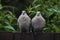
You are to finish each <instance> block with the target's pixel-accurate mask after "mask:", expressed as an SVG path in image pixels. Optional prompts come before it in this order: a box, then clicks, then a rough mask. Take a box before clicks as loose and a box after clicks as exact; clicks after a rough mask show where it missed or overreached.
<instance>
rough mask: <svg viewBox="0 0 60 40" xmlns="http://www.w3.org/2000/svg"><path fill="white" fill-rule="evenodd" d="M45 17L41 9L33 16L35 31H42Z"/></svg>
mask: <svg viewBox="0 0 60 40" xmlns="http://www.w3.org/2000/svg"><path fill="white" fill-rule="evenodd" d="M45 23H46V22H45V19H44V18H43V16H42V15H41V13H40V11H37V12H36V15H35V16H34V17H33V18H32V26H33V32H42V28H43V27H44V26H45Z"/></svg>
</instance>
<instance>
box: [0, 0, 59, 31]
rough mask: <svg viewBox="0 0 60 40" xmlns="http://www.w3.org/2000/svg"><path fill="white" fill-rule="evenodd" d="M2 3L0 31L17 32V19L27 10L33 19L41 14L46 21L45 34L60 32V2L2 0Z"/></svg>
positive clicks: (48, 0)
mask: <svg viewBox="0 0 60 40" xmlns="http://www.w3.org/2000/svg"><path fill="white" fill-rule="evenodd" d="M0 3H1V4H0V30H3V31H17V26H16V17H17V16H19V15H20V12H21V10H26V11H27V13H28V15H29V16H30V17H31V18H33V17H34V16H35V14H36V12H37V11H40V12H41V14H42V16H43V17H44V18H45V20H46V25H45V27H44V28H43V29H42V31H43V32H60V0H1V1H0ZM2 5H3V6H2ZM6 5H7V6H6ZM3 8H5V9H6V10H5V9H3ZM9 8H10V9H11V10H10V9H9ZM8 9H9V10H8ZM14 10H15V11H14ZM17 10H18V11H19V12H18V13H15V12H17ZM14 14H15V15H17V16H16V17H15V16H14ZM15 26H16V27H15Z"/></svg>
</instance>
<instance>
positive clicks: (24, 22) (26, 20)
mask: <svg viewBox="0 0 60 40" xmlns="http://www.w3.org/2000/svg"><path fill="white" fill-rule="evenodd" d="M30 23H31V19H30V17H29V16H28V15H27V13H26V11H22V13H21V15H20V16H19V18H18V25H19V30H20V32H23V31H24V32H29V27H30Z"/></svg>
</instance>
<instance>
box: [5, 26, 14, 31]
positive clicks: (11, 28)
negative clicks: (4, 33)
mask: <svg viewBox="0 0 60 40" xmlns="http://www.w3.org/2000/svg"><path fill="white" fill-rule="evenodd" d="M5 28H6V29H10V30H13V31H14V30H15V29H14V28H13V27H12V26H11V25H8V26H5Z"/></svg>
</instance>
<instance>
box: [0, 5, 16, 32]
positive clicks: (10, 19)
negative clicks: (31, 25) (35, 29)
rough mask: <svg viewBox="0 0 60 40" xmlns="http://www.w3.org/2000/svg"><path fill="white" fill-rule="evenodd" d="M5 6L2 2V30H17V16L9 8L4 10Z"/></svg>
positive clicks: (0, 19)
mask: <svg viewBox="0 0 60 40" xmlns="http://www.w3.org/2000/svg"><path fill="white" fill-rule="evenodd" d="M3 8H4V6H2V4H0V31H13V32H14V31H16V30H15V28H14V26H15V25H16V17H15V16H14V15H13V13H12V12H11V11H9V10H3Z"/></svg>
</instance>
